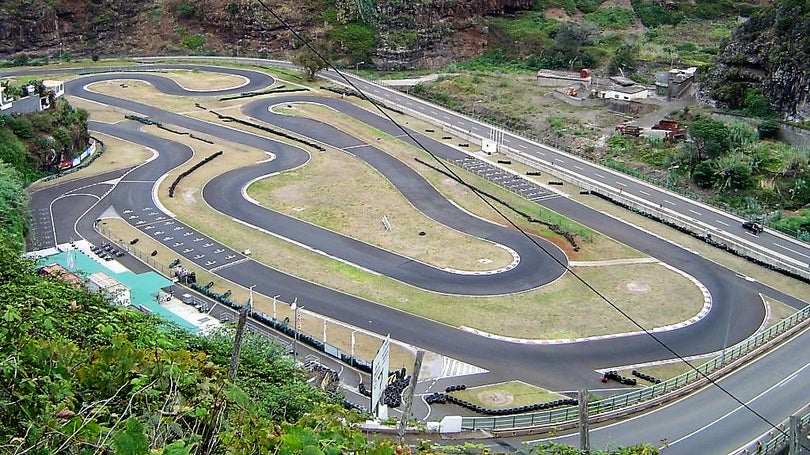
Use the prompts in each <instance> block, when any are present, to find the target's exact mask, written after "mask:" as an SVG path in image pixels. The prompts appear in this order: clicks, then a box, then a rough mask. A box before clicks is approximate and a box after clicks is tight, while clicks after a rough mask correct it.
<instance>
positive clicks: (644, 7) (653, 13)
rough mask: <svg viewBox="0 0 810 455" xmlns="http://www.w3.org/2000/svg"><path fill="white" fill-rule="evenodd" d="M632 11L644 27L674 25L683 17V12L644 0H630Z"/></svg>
mask: <svg viewBox="0 0 810 455" xmlns="http://www.w3.org/2000/svg"><path fill="white" fill-rule="evenodd" d="M630 3H631V4H632V5H633V11H635V12H636V15H637V16H638V18H639V19H641V23H642V24H644V26H645V27H650V28H653V27H658V26H659V25H664V24H668V25H675V24H677V23H679V22H681V21H683V20H684V19H685V16H684V14H683V13H681V12H678V11H668V10H667V9H666V8H664V7H663V6H661V5H659V4H658V3H649V2H646V1H644V0H631V1H630Z"/></svg>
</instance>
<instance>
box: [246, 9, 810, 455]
mask: <svg viewBox="0 0 810 455" xmlns="http://www.w3.org/2000/svg"><path fill="white" fill-rule="evenodd" d="M256 1H257V2H258V3H259V5H261V6H262V8H264V9H265V10H266V11H267V12H268V13H270V15H271V16H273V17H274V18H275V19H276V20H277V21H279V22H280V23H281V24H282V25H283V26H284V28H286V29H287V30H288V31H289V32H290V33H292V34H293V36H295V38H296V39H297V40H298V41H299V42H300V43H301V44H303V45H304V46H306V47H307V49H309V50H310V51H311V52H312V53H313V54H314V55H315V56H317V58H319V59H321V61H323V62H324V64H326V66H327V67H328V68H329V69H331V70H332V71H334V72H335V73H336V74H337V75H338V76H339V77H340V78H341V79H342V80H343V81H344V82H345V83H346V85H348V86H349V87H351V88H352V89H353V90H355V91H356V92H357V93H358V94H360V97H361V98H363V99H364V100H366V101H368V102H369V103H371V104H372V105H373V106H374V107H375V108H376V109H377V110H378V111H379V112H380V114H381V115H382V116H383V117H385V118H386V119H388V121H390V122H391V123H392V124H394V125H395V126H396V127H397V128H398V129H399V130H400V131H402V133H403V134H404V135H405V136H407V137H408V138H409V139H410V140H412V141H413V142H414V144H416V145H417V146H418V147H419V148H420V149H422V150H423V151H424V152H425V153H427V154H428V155H430V157H431V158H433V159H434V160H436V162H437V163H438V164H439V165H440V166H441V167H442V168H444V169H445V170H446V171H447V173H449V174H450V175H451V176H453V177H454V178H455V179H456V180H457V181H458V182H461V183H462V184H463V185H465V186H466V187H468V188H470V189H471V190H472V191H473V192H474V193H475V194H476V195H477V196H478V197H479V198H480V199H481V200H482V201H483V202H484V204H486V205H487V206H488V207H489V208H490V209H492V210H494V211H495V213H497V214H498V215H499V216H500V217H501V218H503V220H504V221H506V222H507V223H508V224H509V225H510V226H512V227H513V228H515V229H516V230H517V231H518V232H520V233H521V234H522V235H523V236H525V237H526V238H527V239H528V240H529V241H530V242H532V244H534V245H535V246H536V247H537V248H538V249H539V250H540V251H542V252H543V253H545V254H546V255H547V256H549V257H550V258H551V259H552V260H553V261H554V262H556V263H557V264H558V265H559V266H560V267H562V268H564V269H565V270H566V271H568V273H570V274H571V275H572V276H574V277H575V278H576V279H577V281H579V282H580V283H582V285H584V286H585V287H586V288H588V289H589V290H590V291H591V292H593V293H594V295H596V296H597V297H599V298H600V299H602V300H604V301H605V303H607V304H608V305H610V306H611V307H612V308H613V309H614V310H616V311H617V312H618V313H619V314H620V315H621V316H622V317H624V318H625V319H627V320H628V321H630V323H632V324H633V325H634V326H636V327H638V328H639V330H641V331H642V332H644V334H646V335H647V336H649V337H650V338H652V339H653V340H654V341H655V342H656V343H657V344H659V345H660V346H661V347H663V348H664V349H665V350H666V351H667V352H669V353H671V354H672V355H673V356H675V358H677V359H678V360H680V361H681V362H683V363H684V364H686V365H687V366H688V367H689V368H691V369H693V370H694V371H695V372H697V373H698V374H699V375H700V376H702V377H703V379H705V380H706V381H708V382H709V383H710V384H711V385H713V386H715V387H717V388H718V389H719V390H721V391H722V392H723V393H724V394H726V395H727V396H729V397H730V398H731V399H732V400H734V401H735V402H736V403H737V404H739V405H740V406H742V407H743V408H745V409H747V410H748V411H749V412H751V414H753V415H754V416H756V417H757V418H759V419H760V420H762V421H763V422H765V423H766V424H767V425H769V426H770V427H772V428H773V429H774V430H776V431H778V432H779V433H781V434H783V435H785V436H788V434H787V433H786V432H785V431H784V430H782V429H781V428H779V426H778V425H776V424H774V423H773V422H771V421H770V420H769V419H768V418H767V417H765V416H763V415H762V414H760V413H759V412H757V411H756V410H755V409H753V408H752V407H751V406H749V405H748V404H747V403H745V402H743V401H742V400H740V399H739V398H737V397H736V396H735V395H734V394H733V393H731V391H729V390H728V389H726V388H725V387H723V386H722V385H721V384H719V383H718V382H716V381H715V380H714V379H712V378H711V377H710V376H709V375H708V374H706V373H703V372H702V371H700V370H699V369H698V368H697V367H696V366H695V365H693V364H692V363H691V362H690V361H689V360H687V359H686V358H685V357H683V356H681V355H680V354H678V353H677V352H676V351H675V350H674V349H672V348H671V347H670V346H669V345H667V344H666V343H665V342H664V341H663V340H662V339H661V338H659V337H658V336H656V334H655V333H653V332H651V331H650V330H648V329H647V328H646V327H644V326H642V325H641V324H640V323H639V322H638V321H636V320H635V319H634V318H633V317H632V316H630V315H629V314H627V312H625V311H624V310H622V309H621V308H620V307H619V306H618V305H616V304H615V303H613V302H612V301H611V300H610V299H609V298H607V296H605V295H604V294H602V293H601V292H600V291H599V290H598V289H596V288H595V287H593V286H592V285H591V284H590V283H588V282H587V281H586V280H585V279H584V278H582V277H581V276H579V274H577V273H576V272H575V271H574V270H572V269H571V268H570V267H569V266H568V265H567V264H565V263H563V262H562V261H561V260H559V259H558V258H557V257H555V256H554V255H553V254H551V253H550V252H549V251H548V250H547V249H546V248H545V247H544V246H543V245H541V244H540V243H538V242H537V240H536V239H535V238H534V237H532V236H531V235H530V234H529V233H527V232H526V231H525V230H524V229H522V228H521V227H520V226H518V225H517V224H516V223H515V222H514V221H512V219H510V218H509V217H508V216H506V214H505V213H504V212H502V211H501V210H500V209H499V208H497V207H496V206H495V205H494V204H493V203H492V202H491V201H490V200H489V199H488V198H487V197H485V195H484V194H483V192H482V191H481V190H479V189H478V188H475V186H473V185H472V184H470V183H467V182H466V181H464V179H463V178H461V177H460V176H459V175H458V174H456V172H455V171H453V169H451V168H450V167H449V166H448V165H447V164H446V163H445V162H444V161H443V160H441V159H439V157H437V156H436V155H435V154H434V153H433V152H431V151H430V150H429V149H428V148H427V147H425V146H424V145H422V143H421V142H420V141H419V139H417V138H416V137H415V136H414V135H413V134H411V131H409V130H408V129H407V128H405V127H404V126H402V125H401V124H400V123H399V122H397V121H396V119H394V118H393V117H391V116H390V115H389V114H388V113H387V112H386V111H385V110H384V109H383V108H382V106H380V105H379V103H376V102H374V101H373V100H372V99H371V98H370V97H369V96H368V95H366V93H365V92H364V91H363V90H361V89H359V88H358V87H357V86H356V85H355V84H354V82H352V80H351V79H350V78H348V77H346V75H345V74H343V72H342V71H340V70H339V69H338V68H337V67H335V65H334V64H332V62H330V61H329V59H327V58H326V57H324V56H323V55H322V54H321V53H320V52H318V50H317V49H315V47H314V46H312V43H310V41H309V40H307V39H306V38H304V37H303V36H302V35H301V34H300V33H299V32H298V31H297V30H295V29H294V28H293V27H292V26H291V25H290V24H289V23H288V22H287V21H285V20H284V19H283V18H282V17H280V16H279V15H278V14H277V13H276V12H275V11H274V10H273V9H272V8H270V7H269V6H267V4H265V2H264V0H256ZM800 444H801V443H800ZM801 446H802V448H804V449H805V450H810V449H809V448H808V447H807V446H805V445H804V444H801Z"/></svg>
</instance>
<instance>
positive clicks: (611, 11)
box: [585, 6, 636, 30]
mask: <svg viewBox="0 0 810 455" xmlns="http://www.w3.org/2000/svg"><path fill="white" fill-rule="evenodd" d="M585 20H586V21H588V22H593V23H594V24H596V25H598V26H599V27H600V28H603V29H609V30H621V29H625V28H627V27H630V26H632V25H635V23H636V16H635V14H633V11H630V10H629V9H625V8H619V7H617V6H611V7H609V8H605V9H599V10H596V11H594V12H592V13H588V14H586V15H585Z"/></svg>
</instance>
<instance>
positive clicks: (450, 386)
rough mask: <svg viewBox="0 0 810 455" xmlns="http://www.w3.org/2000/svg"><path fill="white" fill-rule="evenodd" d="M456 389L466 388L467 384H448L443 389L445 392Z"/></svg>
mask: <svg viewBox="0 0 810 455" xmlns="http://www.w3.org/2000/svg"><path fill="white" fill-rule="evenodd" d="M456 390H467V386H466V385H464V384H458V385H449V386H447V387H445V388H444V391H445V392H447V393H450V392H455V391H456Z"/></svg>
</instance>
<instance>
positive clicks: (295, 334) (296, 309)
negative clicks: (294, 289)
mask: <svg viewBox="0 0 810 455" xmlns="http://www.w3.org/2000/svg"><path fill="white" fill-rule="evenodd" d="M301 308H303V306H301V305H298V297H296V298H295V300H293V303H292V305H290V309H291V310H293V311H294V312H295V327H294V328H293V359H297V358H298V328H299V327H298V324H299V323H300V319H299V318H300V316H301Z"/></svg>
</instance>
